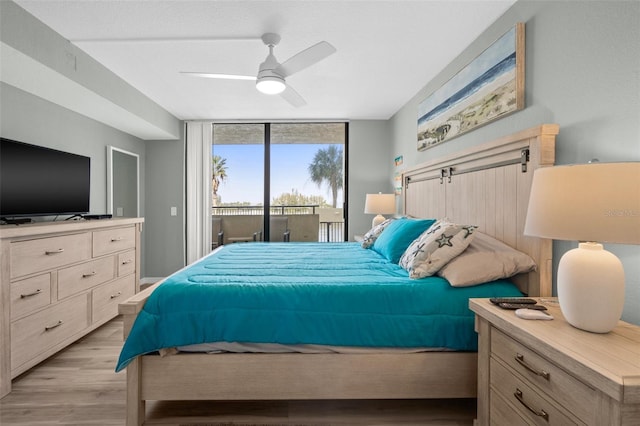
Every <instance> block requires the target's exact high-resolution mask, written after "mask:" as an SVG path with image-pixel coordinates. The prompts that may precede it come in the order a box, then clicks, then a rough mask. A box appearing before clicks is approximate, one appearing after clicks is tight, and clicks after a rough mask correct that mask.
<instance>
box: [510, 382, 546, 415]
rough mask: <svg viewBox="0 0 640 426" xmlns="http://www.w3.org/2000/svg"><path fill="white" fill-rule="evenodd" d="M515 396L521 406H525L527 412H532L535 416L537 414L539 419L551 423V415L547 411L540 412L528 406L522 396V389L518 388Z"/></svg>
mask: <svg viewBox="0 0 640 426" xmlns="http://www.w3.org/2000/svg"><path fill="white" fill-rule="evenodd" d="M513 396H515V397H516V399H517V400H518V401H519V402H520V404H522V405H524V406H525V408H526V409H527V410H529V411H531V412H532V413H533V414H535V415H536V416H538V417H542V418H543V419H545V420H546V421H547V422H548V421H549V414H548V413H547V412H546V411H544V410H540V411H538V410H536V409H533V408H531V407H530V406H529V404H527V403H526V402H525V401H524V397H523V396H522V391H521V390H520V389H518V388H516V391H515V392H514V393H513Z"/></svg>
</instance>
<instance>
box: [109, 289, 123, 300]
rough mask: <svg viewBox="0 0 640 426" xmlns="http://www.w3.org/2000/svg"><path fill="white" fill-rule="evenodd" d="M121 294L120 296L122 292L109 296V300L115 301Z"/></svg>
mask: <svg viewBox="0 0 640 426" xmlns="http://www.w3.org/2000/svg"><path fill="white" fill-rule="evenodd" d="M121 294H122V292H121V291H119V292H117V293H116V294H112V295H111V296H110V299H115V298H116V297H119V296H120V295H121Z"/></svg>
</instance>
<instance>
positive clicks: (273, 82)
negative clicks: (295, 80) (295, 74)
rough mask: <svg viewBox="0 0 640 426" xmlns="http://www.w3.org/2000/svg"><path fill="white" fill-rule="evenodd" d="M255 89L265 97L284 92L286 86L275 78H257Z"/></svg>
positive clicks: (279, 79)
mask: <svg viewBox="0 0 640 426" xmlns="http://www.w3.org/2000/svg"><path fill="white" fill-rule="evenodd" d="M256 88H257V89H258V90H259V91H260V92H262V93H264V94H266V95H277V94H279V93H282V92H284V89H286V88H287V86H286V85H285V84H284V80H283V79H282V78H278V77H275V76H265V77H261V78H258V81H256Z"/></svg>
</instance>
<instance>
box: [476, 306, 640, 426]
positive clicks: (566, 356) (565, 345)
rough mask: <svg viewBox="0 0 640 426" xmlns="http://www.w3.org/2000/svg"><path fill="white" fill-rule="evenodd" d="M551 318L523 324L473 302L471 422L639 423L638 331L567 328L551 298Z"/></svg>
mask: <svg viewBox="0 0 640 426" xmlns="http://www.w3.org/2000/svg"><path fill="white" fill-rule="evenodd" d="M541 300H542V302H541V303H542V304H544V305H545V306H547V307H548V312H549V313H551V314H552V315H553V317H554V320H552V321H544V320H525V319H521V318H518V317H516V316H515V314H514V311H510V310H503V309H500V308H499V307H497V306H495V305H493V304H492V303H491V302H490V301H489V300H488V299H471V300H470V302H469V307H470V308H471V310H472V311H474V312H475V314H476V331H477V332H478V339H479V341H478V343H479V348H478V419H477V422H476V425H492V426H496V425H509V426H515V425H574V424H576V425H603V426H604V425H606V426H614V425H640V327H638V326H634V325H631V324H628V323H625V322H622V321H620V322H619V323H618V326H617V327H616V328H615V329H614V330H612V331H611V332H610V333H607V334H595V333H590V332H587V331H583V330H579V329H577V328H574V327H572V326H571V325H570V324H568V323H567V322H566V321H565V320H564V318H563V316H562V313H561V311H560V308H559V306H558V304H557V300H556V299H550V298H546V299H541Z"/></svg>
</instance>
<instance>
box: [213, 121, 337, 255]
mask: <svg viewBox="0 0 640 426" xmlns="http://www.w3.org/2000/svg"><path fill="white" fill-rule="evenodd" d="M346 155H347V124H346V123H266V124H214V127H213V147H212V167H213V177H212V189H213V194H212V195H213V206H212V215H213V224H214V234H216V232H217V228H218V227H219V228H220V231H219V234H220V238H219V243H221V244H229V243H233V242H238V241H252V240H262V241H344V240H345V235H346V230H345V227H346V224H345V221H344V217H345V216H346V214H345V208H346V196H345V194H346V193H347V191H346V189H347V188H346V185H345V182H346V179H345V176H346V167H345V164H346ZM214 243H215V241H214Z"/></svg>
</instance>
